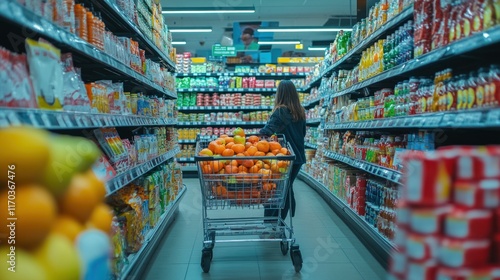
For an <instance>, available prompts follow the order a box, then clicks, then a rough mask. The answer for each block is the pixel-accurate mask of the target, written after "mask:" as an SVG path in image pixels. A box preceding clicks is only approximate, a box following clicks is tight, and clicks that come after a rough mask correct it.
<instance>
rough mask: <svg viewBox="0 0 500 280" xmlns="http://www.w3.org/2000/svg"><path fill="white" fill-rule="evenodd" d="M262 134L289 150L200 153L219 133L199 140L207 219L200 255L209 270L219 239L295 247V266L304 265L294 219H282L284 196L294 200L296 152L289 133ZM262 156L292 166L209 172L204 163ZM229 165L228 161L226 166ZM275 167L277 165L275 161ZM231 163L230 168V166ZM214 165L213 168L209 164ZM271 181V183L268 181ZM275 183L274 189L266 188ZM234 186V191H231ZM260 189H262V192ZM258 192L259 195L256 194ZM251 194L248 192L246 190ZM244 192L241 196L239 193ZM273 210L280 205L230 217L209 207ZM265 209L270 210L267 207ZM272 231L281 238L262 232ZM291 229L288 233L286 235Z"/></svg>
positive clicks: (284, 248) (197, 158)
mask: <svg viewBox="0 0 500 280" xmlns="http://www.w3.org/2000/svg"><path fill="white" fill-rule="evenodd" d="M258 136H259V138H260V139H266V140H270V139H273V140H277V141H278V142H279V143H280V144H281V146H282V147H285V148H287V149H288V151H289V154H288V155H279V156H273V157H271V156H246V157H244V158H242V157H234V156H231V157H224V156H200V155H199V153H200V151H201V150H202V149H204V148H207V147H208V143H210V142H211V141H213V140H215V139H216V138H215V137H213V138H201V137H200V136H199V135H198V137H197V139H196V149H195V153H196V156H195V157H194V159H195V162H196V166H197V170H198V177H199V179H200V188H201V196H202V218H203V240H204V241H203V249H202V257H201V267H202V269H203V271H204V272H205V273H208V272H209V271H210V264H211V261H212V258H213V248H214V247H215V243H235V242H280V249H281V252H282V254H283V255H286V254H287V253H288V251H289V250H290V257H291V259H292V264H293V266H294V267H295V271H296V272H299V271H300V270H301V268H302V254H301V252H300V248H299V245H298V244H296V240H295V237H294V231H293V218H292V215H288V221H289V223H287V222H286V221H285V220H286V219H282V218H281V211H282V208H283V207H284V205H285V202H286V201H285V199H288V200H289V203H290V204H289V205H290V206H291V205H292V197H291V195H290V192H291V188H292V186H291V184H290V172H291V169H292V165H293V161H294V160H295V158H296V157H295V154H294V151H293V149H292V148H291V146H290V144H289V143H288V142H286V139H285V136H284V135H275V136H272V137H269V136H262V135H258ZM235 160H236V161H238V160H241V161H248V160H252V161H254V162H255V161H257V162H258V161H262V162H267V163H270V164H273V163H274V164H276V163H283V162H284V163H286V164H287V167H286V168H283V170H282V169H280V170H279V172H277V173H273V174H266V173H265V172H264V174H261V173H254V174H252V173H244V174H240V173H237V174H234V173H229V174H217V173H215V172H214V173H208V174H207V172H205V171H207V170H206V169H205V168H204V167H205V165H209V164H214V163H216V164H220V163H222V162H224V164H227V163H228V162H231V161H235ZM226 166H227V165H226ZM273 167H274V165H273ZM231 168H232V167H230V169H231ZM207 169H211V168H207ZM266 184H268V185H266ZM264 186H266V189H270V188H272V190H271V191H267V190H266V191H264ZM230 189H231V191H230ZM257 189H260V190H262V192H258V190H257ZM255 192H258V193H259V195H258V196H255ZM248 193H249V194H251V195H249V196H246V197H244V196H243V195H245V194H248ZM240 194H241V197H240ZM234 208H235V209H268V210H277V213H278V215H277V216H276V217H274V216H262V217H261V216H252V217H236V218H234V217H231V218H227V217H225V218H211V217H209V213H208V211H217V210H230V209H234ZM264 211H265V210H264ZM269 231H271V232H272V233H274V235H277V236H280V237H279V238H265V237H263V236H262V235H263V234H265V233H267V232H269ZM287 233H288V234H287ZM259 234H260V235H261V237H260V238H239V239H217V238H216V236H242V237H244V236H255V235H259Z"/></svg>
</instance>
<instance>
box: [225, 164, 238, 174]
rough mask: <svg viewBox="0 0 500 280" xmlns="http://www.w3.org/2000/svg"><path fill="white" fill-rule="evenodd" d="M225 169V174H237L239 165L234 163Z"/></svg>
mask: <svg viewBox="0 0 500 280" xmlns="http://www.w3.org/2000/svg"><path fill="white" fill-rule="evenodd" d="M225 170H226V173H225V174H236V173H238V167H237V166H234V165H226V167H225Z"/></svg>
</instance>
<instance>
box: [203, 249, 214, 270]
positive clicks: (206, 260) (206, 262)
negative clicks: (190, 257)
mask: <svg viewBox="0 0 500 280" xmlns="http://www.w3.org/2000/svg"><path fill="white" fill-rule="evenodd" d="M212 257H213V252H212V249H203V251H202V253H201V268H202V269H203V272H205V273H208V272H209V271H210V262H211V261H212Z"/></svg>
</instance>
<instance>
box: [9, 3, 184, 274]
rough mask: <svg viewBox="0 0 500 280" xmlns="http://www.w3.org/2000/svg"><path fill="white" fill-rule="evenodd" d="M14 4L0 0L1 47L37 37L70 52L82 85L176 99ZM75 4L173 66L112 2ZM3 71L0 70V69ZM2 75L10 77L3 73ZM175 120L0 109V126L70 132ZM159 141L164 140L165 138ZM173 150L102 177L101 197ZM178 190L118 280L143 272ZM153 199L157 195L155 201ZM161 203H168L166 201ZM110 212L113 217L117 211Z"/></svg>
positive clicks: (20, 46) (18, 47)
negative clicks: (115, 85)
mask: <svg viewBox="0 0 500 280" xmlns="http://www.w3.org/2000/svg"><path fill="white" fill-rule="evenodd" d="M20 2H23V1H16V0H3V1H0V24H1V25H2V31H0V33H1V34H2V38H4V40H3V41H2V43H3V45H2V47H5V48H6V49H7V50H8V51H11V52H15V53H23V52H25V51H26V50H25V39H27V38H31V39H34V40H37V39H39V38H41V39H44V40H46V41H48V42H49V43H51V44H52V45H54V46H55V47H56V48H58V49H60V50H61V53H71V56H72V61H73V63H74V66H75V67H77V68H79V69H81V78H82V80H83V82H85V83H86V82H94V81H97V80H110V81H113V82H120V83H123V90H124V91H126V92H132V93H137V92H140V93H142V94H143V95H145V96H156V97H161V98H163V99H176V98H177V93H176V90H175V89H174V90H169V89H167V88H164V87H163V85H165V84H166V83H163V82H162V83H161V85H160V84H157V83H155V81H153V78H150V76H152V75H148V74H150V73H147V74H142V73H140V72H137V71H135V70H133V69H132V68H131V66H130V65H128V63H124V62H122V61H120V60H118V59H116V58H115V57H113V56H112V54H109V53H108V52H106V51H104V50H101V49H98V48H97V47H96V46H94V45H93V44H91V43H89V42H87V41H85V40H84V39H82V38H80V37H79V36H78V35H76V34H73V33H70V32H68V31H66V30H65V29H64V28H62V27H60V26H58V25H57V24H56V23H54V22H52V21H50V20H48V19H46V18H44V17H42V16H39V15H38V14H36V13H34V12H32V11H30V10H28V9H27V8H25V7H24V6H22V5H21V4H20ZM35 2H36V1H35ZM70 2H71V1H70ZM78 3H81V4H84V5H85V6H86V7H87V8H89V7H91V11H92V13H93V14H94V15H97V14H98V15H99V18H100V19H102V21H103V22H104V24H105V28H106V30H109V31H111V32H112V33H113V34H114V35H116V36H123V37H127V38H132V39H134V40H135V41H137V42H138V44H139V47H140V48H141V49H143V50H144V51H145V54H146V57H147V58H149V59H151V60H152V61H155V62H159V63H160V65H162V66H163V67H164V68H166V69H168V70H169V71H173V70H175V64H174V63H173V62H172V60H171V59H170V58H169V54H168V53H166V52H164V51H163V50H161V48H159V47H158V46H156V44H155V43H154V40H152V39H150V38H147V36H146V35H145V34H144V33H142V32H141V31H140V30H139V28H138V27H137V25H136V24H135V23H134V22H133V21H132V20H130V19H129V18H127V16H126V15H125V14H123V12H122V11H121V9H120V8H118V6H117V5H116V4H115V1H113V0H82V1H78ZM65 5H66V4H65ZM68 5H69V4H68ZM50 7H51V6H50ZM51 9H52V8H51ZM54 10H55V8H54ZM124 61H125V59H124ZM9 70H10V69H3V70H2V71H9ZM4 76H5V75H4ZM7 78H11V77H9V76H8V77H7ZM23 78H24V77H23ZM169 113H170V112H169ZM171 113H172V114H167V113H165V114H164V115H165V116H166V115H168V116H173V115H174V112H171ZM162 115H163V114H162ZM176 124H177V120H176V119H174V118H163V117H149V116H140V115H123V114H100V113H88V112H70V111H51V110H42V109H31V108H29V109H27V108H10V107H9V108H5V107H1V108H0V128H7V127H12V126H20V125H29V126H34V127H37V128H42V129H46V130H50V131H57V133H61V134H71V135H82V134H84V132H85V131H84V130H86V129H99V128H118V127H119V128H122V129H120V134H121V133H122V131H124V132H125V131H127V132H131V131H132V130H134V129H135V131H138V130H139V129H140V128H143V127H165V126H169V127H172V126H175V125H176ZM165 144H167V142H166V140H165ZM179 150H180V149H179V147H177V146H174V147H173V148H172V149H171V150H169V151H167V152H166V153H164V154H162V155H159V156H157V157H155V158H152V159H150V160H148V161H146V162H143V163H141V164H136V165H135V166H133V167H132V168H130V169H129V170H126V171H124V172H121V173H119V174H118V175H116V176H115V177H114V178H112V179H110V180H108V182H106V185H105V186H106V192H107V194H106V199H107V201H108V202H109V201H110V200H112V199H113V198H116V197H113V195H114V194H115V193H116V192H117V191H119V190H121V189H123V188H124V187H126V186H127V185H128V184H130V183H132V182H133V181H135V180H136V179H138V178H141V177H144V176H147V175H150V174H151V172H153V171H155V172H156V170H158V169H157V167H160V166H162V165H163V164H166V163H167V162H170V161H172V159H173V158H174V157H175V155H176V154H177V153H178V152H179ZM184 193H185V188H180V189H179V193H177V195H176V199H175V200H174V201H170V203H169V206H168V208H167V209H166V211H165V213H163V215H162V216H161V217H160V219H159V221H158V223H157V224H156V226H155V227H154V228H153V229H151V230H150V231H149V232H148V233H147V235H146V236H145V239H144V240H145V241H144V243H143V244H142V247H141V249H140V250H139V251H138V252H137V253H136V254H133V255H129V256H128V261H129V262H128V264H127V265H126V266H125V268H124V269H123V271H121V274H120V275H118V276H117V277H118V278H119V279H131V278H140V276H141V275H144V272H145V269H146V268H147V266H148V265H149V259H150V258H151V256H152V255H153V253H154V251H155V250H156V248H157V247H158V246H157V245H158V242H159V241H161V239H162V238H163V236H164V235H163V233H164V232H165V230H166V228H167V227H168V226H169V224H170V223H171V222H172V220H173V218H174V217H175V214H176V213H177V211H178V207H179V202H180V200H181V199H182V197H183V195H184ZM172 198H173V197H172ZM159 201H160V200H159V199H158V203H159ZM165 201H166V202H168V199H166V200H165ZM151 202H153V201H151ZM150 206H151V205H150ZM158 214H159V213H158ZM116 215H117V216H118V213H117V214H116ZM148 219H149V217H148ZM151 221H152V220H151ZM148 223H149V221H148ZM82 267H83V266H82ZM109 278H110V279H111V278H112V275H109Z"/></svg>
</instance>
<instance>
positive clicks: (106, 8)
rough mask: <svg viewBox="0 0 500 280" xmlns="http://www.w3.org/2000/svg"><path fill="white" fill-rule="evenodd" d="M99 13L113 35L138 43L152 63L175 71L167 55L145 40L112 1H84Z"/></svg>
mask: <svg viewBox="0 0 500 280" xmlns="http://www.w3.org/2000/svg"><path fill="white" fill-rule="evenodd" d="M84 1H85V2H87V3H89V4H91V5H92V7H94V9H95V10H97V11H100V12H101V15H102V17H103V20H104V22H105V24H106V28H108V29H109V30H111V31H112V32H113V33H116V34H120V35H122V36H123V35H126V36H129V37H132V38H133V39H134V40H137V41H138V42H139V46H140V47H141V48H142V49H144V50H145V51H146V56H147V57H148V58H149V59H151V60H154V61H157V62H160V63H162V64H163V65H165V66H166V67H167V68H169V70H171V71H174V70H175V63H174V62H173V61H172V60H171V59H170V57H168V54H166V53H164V52H163V51H162V50H160V49H159V48H158V46H156V44H154V43H153V41H152V40H151V39H150V38H147V37H146V36H145V35H144V34H143V33H142V31H141V30H140V29H139V28H138V27H137V25H136V24H135V23H134V22H132V21H131V20H130V19H129V18H127V17H126V16H125V15H124V14H123V13H122V11H121V10H120V8H119V7H118V6H116V4H115V3H113V1H112V0H84Z"/></svg>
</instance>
